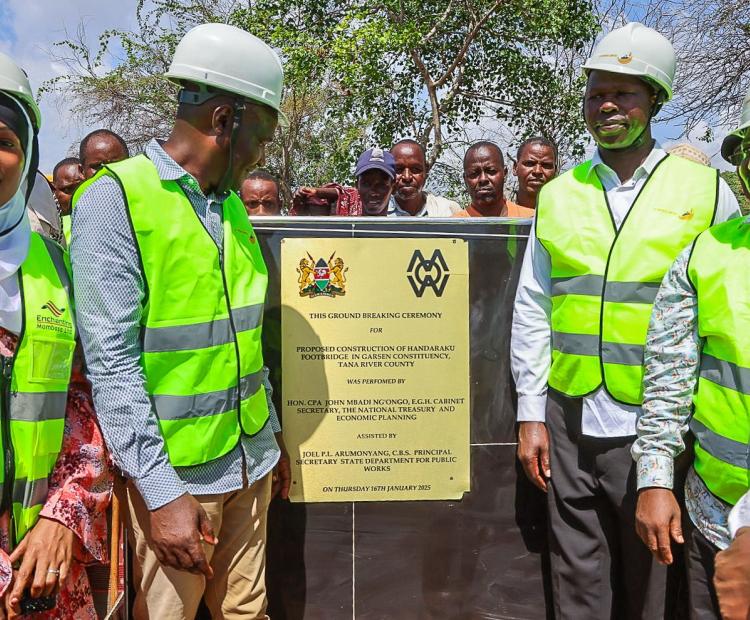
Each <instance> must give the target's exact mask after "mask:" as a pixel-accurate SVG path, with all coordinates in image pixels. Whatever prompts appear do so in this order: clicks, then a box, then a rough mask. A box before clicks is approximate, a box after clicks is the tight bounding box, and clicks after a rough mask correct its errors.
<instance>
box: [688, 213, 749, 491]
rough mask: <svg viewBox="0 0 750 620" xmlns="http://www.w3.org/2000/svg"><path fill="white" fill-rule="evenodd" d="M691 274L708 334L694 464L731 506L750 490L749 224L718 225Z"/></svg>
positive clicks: (703, 242) (701, 241)
mask: <svg viewBox="0 0 750 620" xmlns="http://www.w3.org/2000/svg"><path fill="white" fill-rule="evenodd" d="M688 276H689V277H690V281H691V282H692V284H693V288H695V291H696V293H697V298H698V332H699V334H700V336H701V338H703V339H704V340H703V342H704V344H703V352H702V354H701V363H700V374H699V377H698V390H697V392H696V393H695V394H694V395H693V404H694V406H695V412H694V414H693V418H692V419H691V421H690V428H691V430H692V431H693V434H694V435H695V437H696V444H695V469H696V471H697V472H698V475H699V476H700V477H701V478H702V479H703V481H704V482H705V483H706V486H707V487H708V488H709V490H710V491H711V492H712V493H713V494H714V495H716V496H717V497H720V498H721V499H723V500H724V501H726V502H729V503H730V504H736V503H737V500H739V498H740V497H741V496H742V495H744V494H745V493H746V492H747V490H748V489H750V224H747V223H746V222H745V218H738V219H734V220H730V221H729V222H726V223H724V224H720V225H718V226H714V227H713V228H711V229H709V230H707V231H706V232H704V233H703V234H702V235H700V236H699V237H698V239H696V241H695V245H694V247H693V251H692V254H691V256H690V262H689V264H688Z"/></svg>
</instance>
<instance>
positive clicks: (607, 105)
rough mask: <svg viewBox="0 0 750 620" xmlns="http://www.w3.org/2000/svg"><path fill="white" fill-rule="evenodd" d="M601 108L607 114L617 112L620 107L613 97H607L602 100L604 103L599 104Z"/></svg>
mask: <svg viewBox="0 0 750 620" xmlns="http://www.w3.org/2000/svg"><path fill="white" fill-rule="evenodd" d="M599 110H600V111H602V112H604V113H605V114H609V113H611V112H617V110H618V107H617V104H616V103H615V102H614V101H612V100H611V99H605V100H604V101H603V102H602V105H601V106H599Z"/></svg>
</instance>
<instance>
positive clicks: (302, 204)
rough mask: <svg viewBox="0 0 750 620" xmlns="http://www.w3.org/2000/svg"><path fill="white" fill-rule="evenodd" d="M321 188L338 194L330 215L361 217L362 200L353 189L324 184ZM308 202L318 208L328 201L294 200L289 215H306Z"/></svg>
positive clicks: (321, 199)
mask: <svg viewBox="0 0 750 620" xmlns="http://www.w3.org/2000/svg"><path fill="white" fill-rule="evenodd" d="M322 187H325V188H330V189H335V190H336V193H337V194H338V198H337V199H336V208H335V210H334V212H333V213H332V214H331V215H336V216H339V217H347V216H360V215H362V199H361V198H360V197H359V192H358V191H357V190H356V188H354V187H346V186H344V185H339V184H338V183H326V184H325V185H323V186H322ZM308 202H310V203H314V204H316V205H318V206H320V205H322V204H324V203H327V202H328V201H327V200H325V199H323V198H306V199H304V200H303V199H301V198H300V199H296V202H295V203H294V205H293V206H292V208H291V209H289V215H291V216H298V215H307V212H308V210H309V205H308V204H307V203H308Z"/></svg>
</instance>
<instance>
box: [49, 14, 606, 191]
mask: <svg viewBox="0 0 750 620" xmlns="http://www.w3.org/2000/svg"><path fill="white" fill-rule="evenodd" d="M136 12H137V18H138V19H137V24H138V27H137V28H136V29H135V30H134V31H133V32H127V31H118V30H114V31H108V32H105V33H103V34H102V36H101V37H100V39H99V44H98V47H97V48H96V49H90V48H89V47H87V46H86V45H85V44H83V43H82V41H83V40H84V36H82V34H83V33H81V36H78V37H74V38H73V39H71V40H67V41H64V42H61V43H59V44H58V60H62V61H63V62H65V63H66V64H67V66H68V68H69V69H70V71H69V73H68V75H66V76H64V77H63V78H60V79H58V80H56V81H53V82H51V83H48V84H47V90H51V91H55V92H57V93H59V94H62V95H64V96H65V99H66V101H67V102H70V101H72V102H73V106H74V110H75V112H76V113H77V114H78V115H79V116H80V117H81V118H82V119H83V120H84V121H86V122H87V123H89V124H103V125H106V126H109V127H111V128H113V129H114V130H115V131H118V132H119V133H121V134H122V135H123V136H125V138H126V139H127V140H128V141H129V142H131V143H133V144H134V145H136V146H138V145H142V144H143V143H144V142H145V141H146V140H147V139H148V138H149V137H151V136H153V135H164V133H165V131H166V130H167V128H168V125H169V122H170V119H171V117H172V114H173V112H174V105H175V104H174V94H175V90H174V87H173V86H172V85H170V84H169V83H167V82H166V81H165V80H163V79H162V78H160V77H159V76H160V74H162V73H163V72H164V71H165V70H166V68H167V67H168V65H169V59H170V58H171V55H172V52H173V50H174V47H175V45H176V43H177V42H178V41H179V39H180V37H181V36H182V35H183V34H184V32H186V31H187V30H188V29H189V28H190V27H192V26H193V25H195V24H198V23H201V22H205V21H221V22H226V23H231V24H234V25H237V26H239V27H241V28H244V29H246V30H248V31H249V32H252V33H253V34H256V35H258V36H260V37H261V38H263V39H264V40H266V41H268V42H269V43H270V44H271V45H272V46H274V47H276V48H277V49H279V50H280V52H281V55H282V56H283V58H284V62H285V71H286V86H285V88H286V92H285V106H286V111H287V114H288V116H289V117H290V120H291V125H290V128H289V130H288V131H285V132H283V134H282V135H281V139H280V140H279V141H278V142H277V143H276V144H275V145H274V147H273V149H272V150H271V151H270V152H269V161H268V167H269V168H270V169H272V170H273V171H274V172H277V173H278V174H280V176H281V178H282V180H283V181H284V184H285V187H286V191H287V194H288V192H289V191H290V189H291V188H293V187H296V186H298V185H300V184H317V183H321V182H325V181H328V180H331V179H337V180H345V179H346V178H348V176H349V174H350V171H351V168H352V163H353V159H354V155H355V154H356V152H357V151H358V150H361V149H363V148H366V147H367V146H368V145H370V144H380V145H385V146H387V145H389V144H390V143H391V142H392V141H393V140H394V139H395V138H398V137H403V136H414V137H416V138H417V139H418V140H419V141H420V142H421V143H422V144H423V145H425V147H426V148H427V149H428V159H429V160H430V162H431V163H434V162H439V160H440V158H441V156H442V155H443V153H444V152H445V151H446V149H447V148H449V147H450V146H451V145H455V144H457V143H458V144H460V143H461V140H462V136H465V134H466V130H467V127H474V128H476V129H477V131H478V132H479V133H481V132H482V130H483V128H484V127H486V126H487V125H488V119H489V124H493V123H494V124H495V125H497V124H503V125H506V126H508V127H510V128H511V130H512V132H513V134H514V138H515V139H514V141H515V142H518V141H520V140H521V139H523V137H525V136H526V135H528V134H530V133H544V134H547V135H549V136H551V137H553V138H555V139H557V140H558V141H559V142H560V143H561V145H562V150H563V151H564V152H566V153H568V154H569V155H570V156H573V157H576V156H580V155H581V154H582V153H583V147H584V137H583V136H584V135H585V132H584V127H583V125H582V121H581V119H580V93H581V87H582V82H581V77H580V70H579V65H580V58H581V56H582V54H583V53H584V51H585V50H586V49H587V48H588V46H590V43H591V41H592V39H593V36H594V35H595V31H596V20H595V18H594V15H593V13H592V10H591V6H590V4H589V2H588V0H539V1H538V2H537V3H533V4H531V5H529V3H526V2H521V1H520V0H425V1H418V0H382V1H381V2H379V3H375V4H373V3H371V2H366V1H365V0H344V1H342V2H333V1H330V0H329V1H326V0H323V1H320V0H247V1H246V2H238V1H235V0H213V1H212V0H150V1H149V2H146V1H145V0H140V1H139V3H138V5H137V7H136ZM475 133H476V132H475Z"/></svg>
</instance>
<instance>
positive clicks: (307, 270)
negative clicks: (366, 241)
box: [297, 252, 349, 298]
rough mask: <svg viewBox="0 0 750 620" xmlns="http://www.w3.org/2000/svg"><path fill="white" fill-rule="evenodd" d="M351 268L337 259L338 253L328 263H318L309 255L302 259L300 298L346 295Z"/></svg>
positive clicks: (323, 261)
mask: <svg viewBox="0 0 750 620" xmlns="http://www.w3.org/2000/svg"><path fill="white" fill-rule="evenodd" d="M347 271H349V267H346V266H345V265H344V260H343V259H342V258H340V257H336V252H334V253H333V254H331V257H330V258H329V259H328V260H327V261H326V260H324V259H323V258H319V259H318V260H317V261H316V260H315V259H314V258H313V257H312V256H311V255H310V254H309V253H308V255H307V258H302V259H301V260H300V262H299V267H297V273H298V274H299V278H297V284H298V285H299V295H300V297H310V298H313V297H320V296H321V295H323V296H324V297H340V296H342V295H346V272H347Z"/></svg>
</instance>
